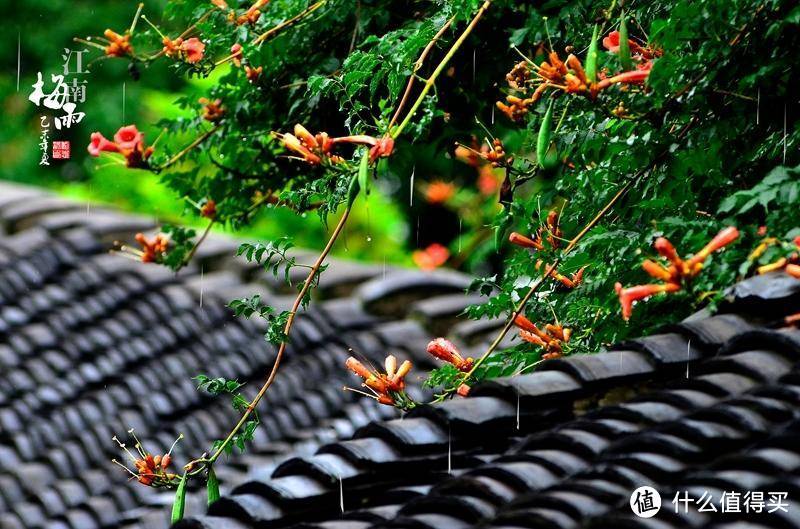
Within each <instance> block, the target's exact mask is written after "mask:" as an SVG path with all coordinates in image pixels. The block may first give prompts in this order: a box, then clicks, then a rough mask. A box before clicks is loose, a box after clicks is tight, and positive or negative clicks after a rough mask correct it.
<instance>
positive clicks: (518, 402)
mask: <svg viewBox="0 0 800 529" xmlns="http://www.w3.org/2000/svg"><path fill="white" fill-rule="evenodd" d="M517 430H519V393H517Z"/></svg>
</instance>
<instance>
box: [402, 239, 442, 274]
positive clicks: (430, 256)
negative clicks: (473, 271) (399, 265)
mask: <svg viewBox="0 0 800 529" xmlns="http://www.w3.org/2000/svg"><path fill="white" fill-rule="evenodd" d="M411 259H412V260H413V261H414V264H415V265H417V266H418V267H420V268H421V269H422V270H434V269H436V268H439V267H440V266H442V265H443V264H445V263H446V262H447V260H448V259H450V250H448V249H447V247H446V246H443V245H441V244H439V243H438V242H435V243H433V244H430V245H428V247H427V248H425V249H424V250H414V253H412V254H411Z"/></svg>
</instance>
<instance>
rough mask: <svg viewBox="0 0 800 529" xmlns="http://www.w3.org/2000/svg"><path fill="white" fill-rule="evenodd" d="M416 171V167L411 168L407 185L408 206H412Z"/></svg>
mask: <svg viewBox="0 0 800 529" xmlns="http://www.w3.org/2000/svg"><path fill="white" fill-rule="evenodd" d="M416 170H417V166H416V165H415V166H414V167H412V168H411V183H410V184H409V186H408V187H409V191H408V205H409V206H413V205H414V172H415V171H416Z"/></svg>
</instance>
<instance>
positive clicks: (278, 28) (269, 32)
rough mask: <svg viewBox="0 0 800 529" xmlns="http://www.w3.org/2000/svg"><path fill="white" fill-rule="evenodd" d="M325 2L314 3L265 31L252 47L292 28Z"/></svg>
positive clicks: (323, 0) (320, 0)
mask: <svg viewBox="0 0 800 529" xmlns="http://www.w3.org/2000/svg"><path fill="white" fill-rule="evenodd" d="M325 2H327V0H319V1H318V2H316V3H314V4H311V5H310V6H308V7H307V8H305V9H304V10H302V11H300V12H299V13H298V14H296V15H295V16H293V17H292V18H290V19H288V20H285V21H283V22H281V23H280V24H278V25H277V26H275V27H274V28H272V29H269V30H267V31H265V32H264V33H262V34H261V35H259V36H258V37H257V38H256V40H254V41H253V43H252V45H253V46H258V45H259V44H261V43H262V42H264V41H265V40H267V39H269V38H271V37H272V36H273V35H275V34H276V33H278V32H280V31H281V30H282V29H284V28H288V27H290V26H293V25H294V24H296V23H298V22H300V21H301V20H303V19H304V18H305V17H307V16H308V15H310V14H311V13H313V12H314V11H316V10H317V9H319V8H320V7H322V6H323V5H325Z"/></svg>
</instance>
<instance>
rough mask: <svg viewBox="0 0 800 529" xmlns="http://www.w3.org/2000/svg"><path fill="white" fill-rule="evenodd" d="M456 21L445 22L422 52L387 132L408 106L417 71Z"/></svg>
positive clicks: (452, 19) (453, 18)
mask: <svg viewBox="0 0 800 529" xmlns="http://www.w3.org/2000/svg"><path fill="white" fill-rule="evenodd" d="M454 20H455V17H454V16H453V17H450V18H449V19H448V20H447V22H445V23H444V25H442V27H441V28H439V31H438V32H437V33H436V35H434V36H433V38H432V39H431V41H430V42H428V44H427V45H426V46H425V49H423V50H422V53H421V54H420V56H419V58H418V59H417V60H416V62H415V63H414V69H413V71H412V72H411V75H410V76H409V77H408V84H406V89H405V92H403V97H402V99H400V103H399V104H398V105H397V110H395V111H394V115H393V116H392V120H391V121H390V122H389V126H388V127H387V128H386V130H392V127H393V126H394V124H395V122H396V121H397V119H398V118H399V117H400V112H402V110H403V107H405V106H406V102H407V101H408V98H409V96H410V95H411V89H412V88H413V87H414V81H415V80H416V78H417V71H419V69H420V68H422V63H423V62H425V59H426V58H427V57H428V54H429V53H430V52H431V50H432V49H433V46H434V45H435V44H436V41H438V40H439V39H440V38H441V37H442V35H444V32H445V31H447V28H449V27H450V26H451V25H452V24H453V21H454Z"/></svg>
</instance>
